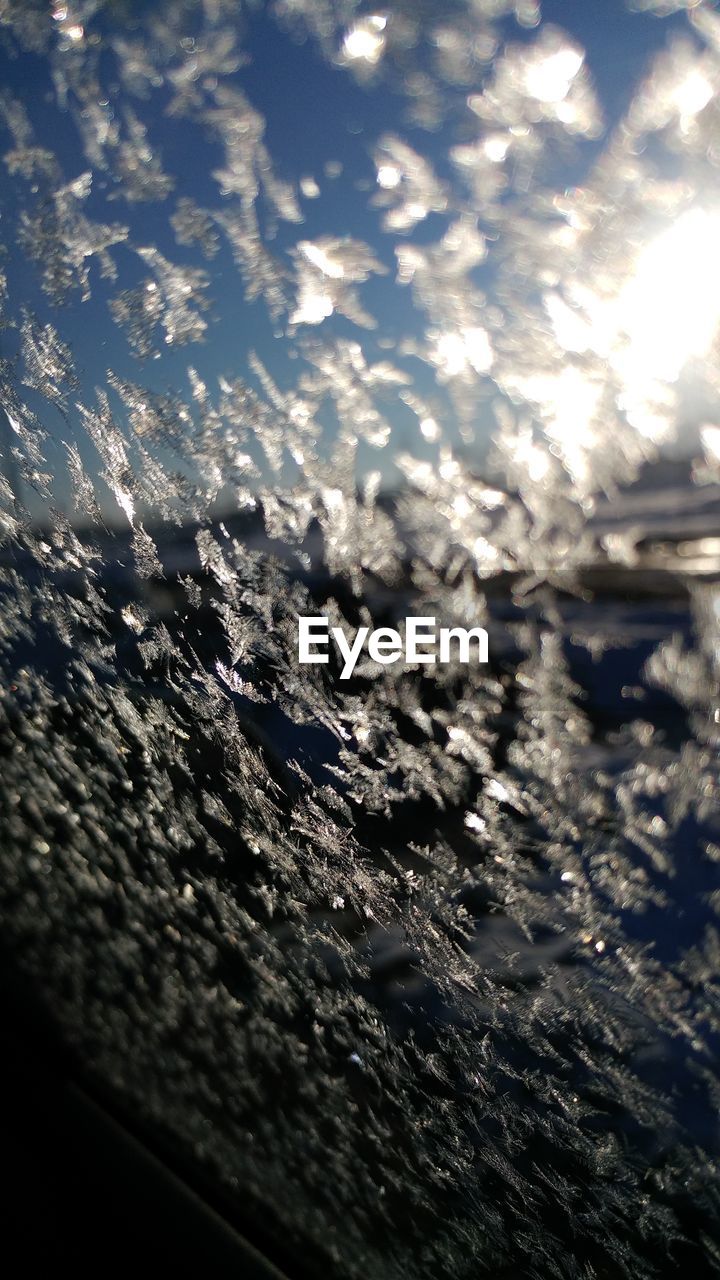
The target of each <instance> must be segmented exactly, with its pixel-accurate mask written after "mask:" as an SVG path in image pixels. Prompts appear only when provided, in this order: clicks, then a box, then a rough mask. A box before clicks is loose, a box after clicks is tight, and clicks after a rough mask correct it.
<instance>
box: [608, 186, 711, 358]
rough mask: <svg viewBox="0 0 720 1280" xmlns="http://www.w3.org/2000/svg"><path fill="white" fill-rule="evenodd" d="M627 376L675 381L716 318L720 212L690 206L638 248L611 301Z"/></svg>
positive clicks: (703, 349) (704, 349)
mask: <svg viewBox="0 0 720 1280" xmlns="http://www.w3.org/2000/svg"><path fill="white" fill-rule="evenodd" d="M616 309H617V321H618V325H619V327H620V328H622V329H623V330H624V331H625V333H626V334H627V337H628V340H629V341H628V344H627V347H626V349H625V352H624V355H623V357H622V359H621V365H622V367H623V368H624V370H625V371H626V373H627V375H628V376H629V377H634V378H637V377H643V376H645V377H648V378H657V379H659V380H660V381H662V382H675V381H676V380H677V378H678V377H679V376H680V373H681V371H682V369H683V367H684V366H685V365H686V364H687V362H688V361H689V360H691V359H693V358H702V357H703V356H706V355H707V354H708V352H709V350H710V346H711V343H712V341H713V338H714V337H715V333H716V331H717V327H718V321H720V215H718V214H717V213H714V214H710V213H707V212H706V211H705V210H703V209H691V210H689V211H688V212H687V213H685V214H683V215H682V216H681V217H680V218H678V220H677V222H676V223H675V225H674V226H672V227H671V228H670V229H669V230H668V231H665V232H663V234H662V235H660V236H658V238H657V240H654V241H653V242H652V243H651V244H649V245H648V247H647V248H646V249H645V250H644V251H643V252H642V253H641V255H640V257H639V259H638V262H637V266H636V269H635V273H634V275H633V276H632V277H631V279H630V280H629V281H628V283H627V284H626V285H625V287H624V289H623V290H622V291H621V293H620V296H619V298H618V300H617V303H616Z"/></svg>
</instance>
